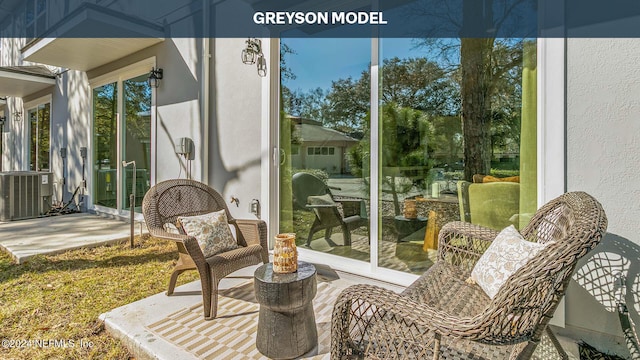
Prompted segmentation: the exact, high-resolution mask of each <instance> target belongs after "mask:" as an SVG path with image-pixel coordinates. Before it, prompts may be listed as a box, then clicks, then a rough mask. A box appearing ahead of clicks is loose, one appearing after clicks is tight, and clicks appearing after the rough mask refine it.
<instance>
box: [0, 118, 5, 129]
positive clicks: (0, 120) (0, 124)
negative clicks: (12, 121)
mask: <svg viewBox="0 0 640 360" xmlns="http://www.w3.org/2000/svg"><path fill="white" fill-rule="evenodd" d="M6 121H7V117H6V116H0V131H4V123H5V122H6Z"/></svg>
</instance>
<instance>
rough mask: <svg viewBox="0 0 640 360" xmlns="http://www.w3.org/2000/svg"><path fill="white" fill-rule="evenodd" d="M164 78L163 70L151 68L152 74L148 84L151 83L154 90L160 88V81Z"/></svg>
mask: <svg viewBox="0 0 640 360" xmlns="http://www.w3.org/2000/svg"><path fill="white" fill-rule="evenodd" d="M162 77H163V70H162V69H160V68H158V69H156V68H151V72H149V78H148V79H147V82H148V83H149V86H151V87H152V88H157V87H158V86H160V79H162Z"/></svg>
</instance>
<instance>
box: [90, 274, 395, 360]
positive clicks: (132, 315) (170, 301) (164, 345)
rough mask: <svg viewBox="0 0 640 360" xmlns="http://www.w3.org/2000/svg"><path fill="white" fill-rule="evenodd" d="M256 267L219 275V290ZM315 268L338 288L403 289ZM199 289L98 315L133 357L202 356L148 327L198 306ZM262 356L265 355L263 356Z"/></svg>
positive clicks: (164, 359)
mask: <svg viewBox="0 0 640 360" xmlns="http://www.w3.org/2000/svg"><path fill="white" fill-rule="evenodd" d="M257 268H258V265H256V266H251V267H247V268H244V269H241V270H238V271H237V272H235V273H233V274H231V275H230V276H229V277H227V278H224V279H222V281H221V282H220V288H219V289H220V291H221V292H223V291H224V290H226V289H230V288H233V287H237V286H239V285H242V284H245V283H247V282H248V281H251V279H253V273H254V271H255V270H256V269H257ZM316 269H317V272H318V276H319V277H325V278H330V279H331V282H332V284H333V285H334V286H336V287H339V288H346V287H347V286H349V285H353V284H362V283H369V284H376V285H380V286H384V287H386V288H389V289H391V290H394V291H401V290H402V289H403V288H402V287H400V286H396V285H392V284H388V283H383V282H380V281H375V280H373V279H368V278H364V277H360V276H356V275H351V274H346V273H341V272H340V273H337V272H335V271H334V270H332V269H331V268H329V267H328V266H325V265H318V264H316ZM200 290H201V288H200V281H194V282H191V283H188V284H185V285H183V286H180V287H177V288H176V290H175V293H174V294H173V295H172V296H166V295H165V294H164V293H160V294H156V295H153V296H151V297H148V298H146V299H143V300H140V301H137V302H134V303H131V304H128V305H125V306H122V307H119V308H117V309H114V310H112V311H109V312H107V313H104V314H102V315H100V319H101V320H103V321H104V324H105V328H106V329H107V331H108V332H109V334H110V335H112V336H113V337H116V338H118V339H120V340H121V341H122V342H123V343H124V344H125V345H126V346H127V348H128V349H129V350H130V351H131V352H132V353H133V355H134V356H135V358H136V359H157V360H175V359H202V358H206V357H197V356H195V355H194V354H192V353H191V352H189V351H187V350H185V349H184V348H180V347H178V346H176V345H174V344H172V343H170V342H168V341H167V340H165V339H164V338H163V337H161V336H158V335H157V334H155V333H153V332H151V331H150V330H149V329H148V326H149V325H150V324H153V323H156V322H158V321H161V320H163V319H165V318H167V317H168V316H170V315H171V314H173V313H175V312H176V311H179V310H181V309H184V308H190V307H193V306H198V305H200V307H199V308H201V304H202V294H201V292H200ZM219 315H220V314H219ZM207 323H208V324H210V325H211V326H213V327H215V325H216V322H215V320H211V321H208V322H207ZM325 355H328V354H325ZM318 357H322V356H320V355H319V354H317V348H316V349H315V350H312V351H311V352H310V353H309V354H307V355H305V356H303V358H314V359H315V358H318ZM264 358H265V359H266V357H264Z"/></svg>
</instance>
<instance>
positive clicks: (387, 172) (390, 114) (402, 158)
mask: <svg viewBox="0 0 640 360" xmlns="http://www.w3.org/2000/svg"><path fill="white" fill-rule="evenodd" d="M366 119H367V121H366V122H367V123H368V122H369V120H370V117H369V116H367V118H366ZM381 121H382V132H383V134H384V136H383V137H382V140H381V142H380V165H381V168H382V174H381V175H382V176H381V182H382V184H381V185H382V189H383V191H385V192H388V193H390V194H391V195H392V196H393V203H394V208H395V213H396V215H397V214H399V213H400V204H399V200H398V194H399V193H405V192H407V191H409V190H410V189H411V188H412V187H413V186H415V185H416V184H417V182H415V181H413V180H414V178H424V174H425V173H426V172H427V171H428V169H429V168H430V167H431V166H432V163H433V160H432V157H431V153H433V148H432V147H431V146H430V144H431V138H432V137H433V128H432V125H431V124H430V122H429V120H428V117H427V116H426V115H425V114H424V113H423V112H422V111H420V110H415V109H412V108H409V107H401V106H399V105H398V104H395V103H389V104H385V105H383V106H382V109H381ZM367 133H368V130H367ZM369 155H370V141H369V136H365V137H364V139H363V140H361V141H360V143H359V144H358V145H357V146H355V147H353V148H351V151H350V153H349V158H350V165H351V169H352V172H353V173H354V175H356V176H358V177H363V178H364V177H366V173H367V171H368V164H367V161H368V159H369ZM407 179H408V180H410V181H404V182H403V180H407Z"/></svg>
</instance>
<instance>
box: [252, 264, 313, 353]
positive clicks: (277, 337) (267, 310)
mask: <svg viewBox="0 0 640 360" xmlns="http://www.w3.org/2000/svg"><path fill="white" fill-rule="evenodd" d="M253 286H254V290H255V294H256V299H257V300H258V303H259V304H260V315H259V317H258V331H257V333H256V347H257V348H258V351H260V352H261V353H262V354H263V355H265V356H268V357H270V358H272V359H292V358H296V357H299V356H301V355H304V354H306V353H308V352H309V351H311V350H312V349H313V348H314V347H316V345H317V344H318V330H317V329H316V319H315V314H314V312H313V303H312V300H313V298H314V297H315V296H316V291H317V283H316V268H315V267H314V266H313V265H312V264H309V263H306V262H303V261H299V262H298V271H297V272H294V273H290V274H276V273H274V272H273V264H271V263H268V264H264V265H262V266H260V267H259V268H258V269H256V271H255V273H254V281H253Z"/></svg>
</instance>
